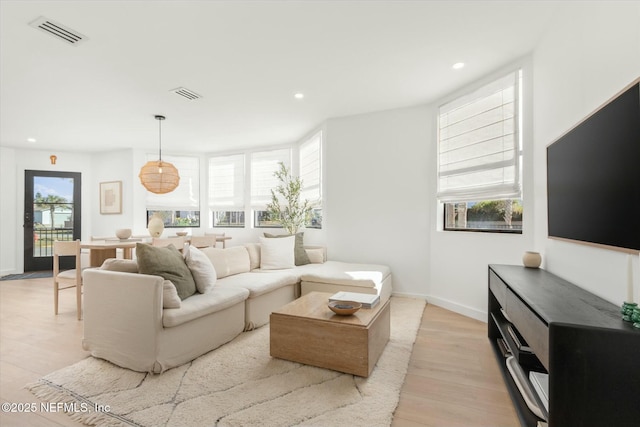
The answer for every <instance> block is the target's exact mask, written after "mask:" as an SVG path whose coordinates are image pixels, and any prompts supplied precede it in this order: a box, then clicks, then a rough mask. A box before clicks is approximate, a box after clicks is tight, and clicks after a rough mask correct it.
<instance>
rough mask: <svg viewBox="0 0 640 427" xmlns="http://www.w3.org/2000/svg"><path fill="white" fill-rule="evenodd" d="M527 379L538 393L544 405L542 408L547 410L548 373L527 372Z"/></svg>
mask: <svg viewBox="0 0 640 427" xmlns="http://www.w3.org/2000/svg"><path fill="white" fill-rule="evenodd" d="M529 381H531V385H532V386H533V389H534V390H535V391H536V393H537V394H538V398H540V401H541V402H542V404H543V405H544V408H545V409H546V410H547V412H549V374H545V373H544V372H536V371H531V372H529Z"/></svg>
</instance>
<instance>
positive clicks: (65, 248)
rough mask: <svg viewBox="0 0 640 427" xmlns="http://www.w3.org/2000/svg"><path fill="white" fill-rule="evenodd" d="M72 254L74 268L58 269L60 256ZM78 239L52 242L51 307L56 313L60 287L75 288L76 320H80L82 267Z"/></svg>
mask: <svg viewBox="0 0 640 427" xmlns="http://www.w3.org/2000/svg"><path fill="white" fill-rule="evenodd" d="M61 256H74V257H75V261H76V268H73V269H70V270H63V271H61V270H60V257H61ZM81 261H82V260H81V258H80V240H71V241H60V240H56V241H54V242H53V309H54V313H55V314H58V294H59V292H60V291H61V290H62V289H67V288H73V287H75V288H76V305H77V310H78V320H82V267H81Z"/></svg>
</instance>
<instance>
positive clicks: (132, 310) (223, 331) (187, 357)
mask: <svg viewBox="0 0 640 427" xmlns="http://www.w3.org/2000/svg"><path fill="white" fill-rule="evenodd" d="M307 251H314V252H315V253H314V260H315V261H316V262H314V263H311V264H307V265H300V266H294V267H293V268H288V269H278V270H274V269H270V270H264V269H262V268H260V266H261V259H260V255H261V246H260V245H259V244H247V245H243V246H234V247H229V248H226V249H218V248H206V249H201V252H202V253H204V254H205V255H206V256H207V258H208V259H209V260H210V261H211V264H212V265H213V267H214V269H215V272H216V276H217V278H216V279H215V284H214V285H213V286H210V287H208V289H207V290H206V291H205V292H204V293H196V294H194V295H192V296H190V297H188V298H186V299H183V300H182V301H181V302H179V308H164V307H165V306H166V305H167V301H168V300H169V299H170V297H168V295H167V293H166V283H165V280H164V278H163V277H161V276H156V275H148V274H139V273H137V272H136V271H137V264H136V261H126V260H117V262H115V260H108V261H107V262H105V265H103V267H102V268H100V269H90V270H85V272H84V275H83V286H84V337H83V347H84V349H85V350H89V351H90V352H91V354H92V355H93V356H95V357H98V358H102V359H105V360H108V361H110V362H112V363H114V364H116V365H119V366H122V367H125V368H129V369H132V370H135V371H140V372H153V373H161V372H164V371H165V370H167V369H170V368H172V367H175V366H179V365H181V364H184V363H186V362H189V361H191V360H193V359H195V358H197V357H198V356H200V355H202V354H204V353H206V352H208V351H210V350H213V349H215V348H217V347H219V346H220V345H222V344H224V343H226V342H228V341H231V340H232V339H233V338H235V337H236V336H237V335H238V334H240V333H241V332H242V331H243V330H249V329H253V328H256V327H259V326H262V325H264V324H266V323H268V321H269V315H270V314H271V312H272V311H273V310H276V309H278V308H280V307H281V306H283V305H285V304H287V303H289V302H291V301H293V300H294V299H295V298H297V297H299V296H300V295H301V293H302V294H304V293H307V292H311V291H322V292H331V293H333V292H338V291H350V292H361V293H376V294H378V295H380V298H381V302H384V301H386V300H387V299H388V298H389V297H390V295H391V287H392V279H391V272H390V270H389V268H388V267H387V266H383V265H371V264H351V263H343V262H339V261H325V255H324V253H325V252H324V250H323V249H321V248H320V249H319V248H317V247H316V248H307ZM318 251H320V252H321V255H320V256H318ZM163 285H164V286H163ZM163 287H164V289H165V290H164V291H163ZM175 297H177V295H175V296H172V297H171V298H175Z"/></svg>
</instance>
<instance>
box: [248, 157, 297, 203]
mask: <svg viewBox="0 0 640 427" xmlns="http://www.w3.org/2000/svg"><path fill="white" fill-rule="evenodd" d="M280 162H282V163H284V165H285V166H286V167H287V168H288V169H289V168H291V150H289V149H288V148H285V149H280V150H272V151H260V152H255V153H252V154H251V206H252V207H253V208H256V209H264V208H265V207H266V205H267V203H269V202H270V201H271V189H272V188H276V187H277V186H278V184H279V181H278V178H276V177H275V176H273V173H274V172H276V171H277V170H278V168H279V167H280V166H279V165H278V163H280Z"/></svg>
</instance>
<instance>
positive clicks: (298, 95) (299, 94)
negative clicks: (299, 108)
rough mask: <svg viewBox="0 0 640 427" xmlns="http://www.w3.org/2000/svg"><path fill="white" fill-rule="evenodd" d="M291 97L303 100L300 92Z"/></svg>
mask: <svg viewBox="0 0 640 427" xmlns="http://www.w3.org/2000/svg"><path fill="white" fill-rule="evenodd" d="M293 97H294V98H295V99H302V98H304V93H300V92H298V93H296V94H295V95H293Z"/></svg>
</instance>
